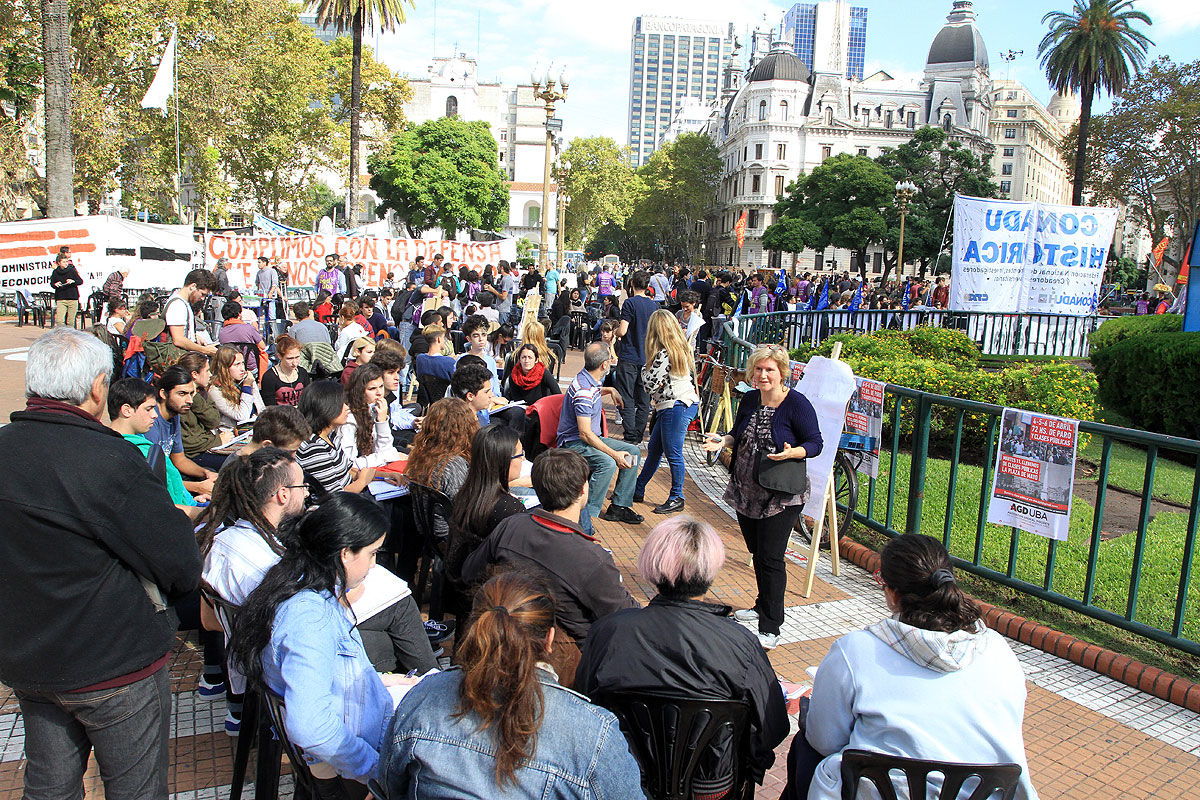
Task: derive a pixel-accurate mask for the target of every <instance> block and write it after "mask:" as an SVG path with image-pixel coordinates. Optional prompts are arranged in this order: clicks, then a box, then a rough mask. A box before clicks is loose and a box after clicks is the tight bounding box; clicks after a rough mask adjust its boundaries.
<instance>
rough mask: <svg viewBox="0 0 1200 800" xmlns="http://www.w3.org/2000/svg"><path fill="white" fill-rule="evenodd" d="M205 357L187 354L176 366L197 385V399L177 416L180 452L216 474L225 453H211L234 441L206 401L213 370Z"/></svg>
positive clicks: (217, 412) (193, 353)
mask: <svg viewBox="0 0 1200 800" xmlns="http://www.w3.org/2000/svg"><path fill="white" fill-rule="evenodd" d="M209 361H210V360H209V357H208V356H206V355H204V353H196V352H188V353H184V355H183V358H181V359H179V366H181V367H183V368H184V369H185V370H187V371H188V372H189V373H191V376H192V382H193V383H195V384H196V395H195V396H194V397H193V398H192V407H191V408H190V409H188V410H187V411H186V412H185V413H183V414H180V415H179V419H180V424H181V426H182V435H183V452H184V455H186V456H187V457H188V458H190V459H192V460H193V461H195V462H196V463H197V464H199V465H200V466H202V467H204V468H205V469H211V470H213V471H214V472H216V471H219V470H220V469H221V466H222V465H223V464H224V463H225V458H226V455H225V454H224V453H214V452H211V451H212V450H214V449H217V448H220V447H223V446H225V445H227V444H229V442H230V441H231V440H232V439H233V432H232V431H229V430H223V429H222V428H221V412H220V411H218V410H217V407H216V406H215V405H213V403H212V401H211V400H209V399H208V388H209V385H210V384H211V383H212V367H211V366H209Z"/></svg>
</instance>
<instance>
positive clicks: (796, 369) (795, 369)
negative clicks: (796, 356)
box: [783, 361, 804, 389]
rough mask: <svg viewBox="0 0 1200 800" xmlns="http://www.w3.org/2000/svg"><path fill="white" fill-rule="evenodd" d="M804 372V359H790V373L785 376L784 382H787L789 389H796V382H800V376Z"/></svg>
mask: <svg viewBox="0 0 1200 800" xmlns="http://www.w3.org/2000/svg"><path fill="white" fill-rule="evenodd" d="M803 374H804V362H803V361H789V362H788V374H787V375H786V376H785V377H784V379H783V382H784V383H786V384H787V387H788V388H789V389H795V388H796V384H797V383H799V382H800V376H801V375H803Z"/></svg>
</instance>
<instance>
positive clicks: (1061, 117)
mask: <svg viewBox="0 0 1200 800" xmlns="http://www.w3.org/2000/svg"><path fill="white" fill-rule="evenodd" d="M1046 111H1047V112H1049V114H1050V116H1052V117H1054V119H1055V121H1056V122H1057V123H1058V124H1059V125H1062V126H1063V127H1064V128H1069V127H1071V126H1072V125H1073V124H1075V122H1076V121H1078V120H1079V115H1080V114H1082V113H1083V109H1082V107H1081V106H1080V105H1079V97H1078V96H1077V95H1076V94H1075V93H1074V92H1071V91H1067V92H1055V93H1054V97H1052V98H1050V105H1048V106H1046Z"/></svg>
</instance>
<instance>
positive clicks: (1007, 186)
mask: <svg viewBox="0 0 1200 800" xmlns="http://www.w3.org/2000/svg"><path fill="white" fill-rule="evenodd" d="M1000 191H1002V192H1004V193H1005V194H1008V193H1009V192H1011V191H1012V181H1000Z"/></svg>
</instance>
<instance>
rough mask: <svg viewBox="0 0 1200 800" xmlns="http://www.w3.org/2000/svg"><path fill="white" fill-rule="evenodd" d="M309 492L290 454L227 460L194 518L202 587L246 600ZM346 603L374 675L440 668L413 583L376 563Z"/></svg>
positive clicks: (239, 682)
mask: <svg viewBox="0 0 1200 800" xmlns="http://www.w3.org/2000/svg"><path fill="white" fill-rule="evenodd" d="M307 495H308V487H307V486H306V484H305V480H304V472H303V471H302V470H301V469H300V465H299V464H297V463H296V460H295V458H293V457H292V454H291V453H288V452H286V451H284V450H280V449H279V448H277V447H261V448H259V449H258V450H255V451H254V452H253V453H250V454H249V455H244V456H235V457H233V458H230V459H229V460H228V461H227V462H226V463H225V466H224V467H222V468H221V472H220V474H219V475H218V476H217V479H216V482H215V484H214V486H213V493H212V502H211V504H210V505H209V506H208V508H206V509H205V510H204V512H203V513H202V514H201V515H200V517H199V518H198V520H197V523H198V525H199V528H198V529H197V537H198V539H199V543H200V554H201V555H202V556H203V557H204V582H205V583H206V584H207V585H208V586H210V587H211V588H212V589H213V590H214V591H215V592H216V593H217V594H218V595H219V596H220V597H222V598H223V599H225V600H227V601H228V602H230V603H232V604H234V605H241V604H242V603H244V602H245V600H246V597H247V596H248V595H249V594H250V593H251V592H252V591H254V589H255V588H257V587H258V584H259V583H260V582H261V581H262V578H263V576H264V575H266V573H267V570H269V569H270V568H271V567H273V566H274V565H275V563H276V562H277V561H279V559H280V556H282V555H283V553H284V552H285V550H286V548H287V547H288V544H289V541H290V537H289V533H288V532H289V531H290V530H291V526H292V524H293V523H294V521H295V520H296V519H297V518H299V517H300V516H301V515H302V514H303V513H304V500H305V498H306V497H307ZM356 595H357V596H356ZM349 599H350V601H351V604H352V608H353V610H354V612H355V615H356V616H357V618H358V620H359V626H358V629H359V633H360V634H361V635H362V639H363V645H364V646H365V648H366V650H367V655H368V656H369V657H370V659H371V663H372V664H373V665H374V666H375V669H376V670H378V671H379V672H393V671H396V670H398V669H403V670H411V669H416V670H418V671H419V672H420V673H424V672H427V671H428V670H430V669H434V668H436V667H437V666H438V663H437V659H436V658H435V656H434V652H433V648H432V646H431V645H430V643H429V637H428V636H427V635H426V631H425V628H424V626H423V625H422V623H421V612H420V611H419V610H418V609H417V604H416V603H415V602H414V601H413V597H412V591H411V590H410V589H409V588H408V584H406V583H405V582H404V581H402V580H401V579H400V578H397V577H396V576H395V575H393V574H392V573H390V572H388V571H387V570H386V569H384V568H383V567H380V566H375V567H372V568H371V571H370V572H369V573H368V575H367V579H366V580H365V581H364V582H363V587H361V588H360V589H359V590H358V591H357V592H354V593H351V595H350V596H349ZM360 601H361V602H360ZM226 634H228V631H226ZM230 682H231V683H232V686H231V687H230V688H231V689H233V690H234V691H237V692H240V691H242V690H243V688H244V680H243V678H242V676H240V675H233V674H231V675H230ZM225 727H226V730H227V731H229V732H230V733H235V732H236V731H237V729H238V722H237V720H236V719H231V718H229V717H227V718H226V720H225Z"/></svg>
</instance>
